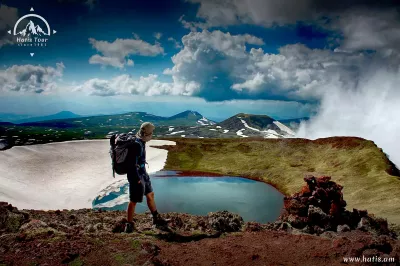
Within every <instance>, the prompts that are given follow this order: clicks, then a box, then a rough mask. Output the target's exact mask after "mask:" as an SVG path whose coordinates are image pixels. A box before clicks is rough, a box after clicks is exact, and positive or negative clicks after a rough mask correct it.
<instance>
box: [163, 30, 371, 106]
mask: <svg viewBox="0 0 400 266" xmlns="http://www.w3.org/2000/svg"><path fill="white" fill-rule="evenodd" d="M182 42H183V45H184V48H183V49H182V50H181V51H180V52H179V53H177V54H176V55H174V56H173V57H172V61H173V63H174V66H173V67H172V68H168V69H165V70H164V74H166V75H172V76H173V78H174V79H175V80H177V81H180V82H181V83H184V82H189V81H193V82H195V83H196V84H199V85H200V89H199V90H196V92H197V95H196V96H200V97H204V98H206V99H207V100H226V99H243V98H253V99H257V98H260V99H281V100H300V101H308V100H311V101H316V100H319V99H321V97H322V95H323V94H324V92H325V91H326V90H327V89H328V88H334V86H333V85H332V84H334V85H335V86H342V87H346V88H352V87H354V86H355V85H356V84H357V82H358V78H359V76H360V73H361V72H362V71H363V66H364V65H368V64H369V63H370V62H371V60H373V58H374V57H373V55H369V54H365V53H344V52H334V51H331V50H325V49H310V48H308V47H306V46H305V45H302V44H295V45H287V46H284V47H281V48H280V50H279V53H278V54H268V53H265V52H264V51H263V49H262V48H251V49H250V50H249V49H248V48H247V47H246V46H247V45H248V44H252V45H262V44H263V43H264V42H263V40H262V39H260V38H257V37H255V36H252V35H248V34H244V35H231V34H230V33H224V32H221V31H219V30H217V31H212V32H210V31H208V30H204V31H202V32H190V33H189V34H187V35H185V36H184V37H183V38H182Z"/></svg>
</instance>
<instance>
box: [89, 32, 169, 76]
mask: <svg viewBox="0 0 400 266" xmlns="http://www.w3.org/2000/svg"><path fill="white" fill-rule="evenodd" d="M135 38H136V39H116V40H115V41H114V42H111V43H110V42H108V41H98V40H95V39H93V38H89V42H90V43H91V44H92V46H93V48H95V49H96V50H97V51H98V52H100V53H101V54H102V55H99V54H96V55H93V56H92V57H91V58H90V59H89V63H91V64H101V65H103V66H107V65H109V66H113V67H117V68H123V67H124V66H125V65H128V66H131V65H133V61H132V60H130V61H129V59H127V58H128V57H129V56H130V55H142V56H157V55H159V54H163V53H164V48H163V47H161V45H160V44H159V43H155V44H150V43H148V42H145V41H143V40H140V39H138V36H136V37H135Z"/></svg>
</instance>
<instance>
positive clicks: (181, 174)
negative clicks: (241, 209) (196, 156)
mask: <svg viewBox="0 0 400 266" xmlns="http://www.w3.org/2000/svg"><path fill="white" fill-rule="evenodd" d="M160 171H175V172H176V174H177V176H179V177H193V176H198V177H238V178H245V179H249V180H253V181H258V182H262V183H264V184H267V185H270V186H271V187H273V188H275V189H276V190H277V191H279V193H281V194H282V195H284V196H289V194H286V193H284V192H282V191H281V190H280V189H278V187H277V185H276V184H272V183H270V182H268V181H266V180H264V179H262V178H259V177H252V176H246V175H229V174H220V173H215V172H203V171H191V170H173V169H162V170H160ZM169 176H170V177H176V176H174V175H157V177H169Z"/></svg>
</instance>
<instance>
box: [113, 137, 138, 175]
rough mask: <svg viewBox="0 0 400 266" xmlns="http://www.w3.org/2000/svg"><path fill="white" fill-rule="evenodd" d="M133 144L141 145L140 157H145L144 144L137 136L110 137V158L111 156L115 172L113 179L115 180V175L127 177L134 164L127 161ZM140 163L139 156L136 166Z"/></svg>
mask: <svg viewBox="0 0 400 266" xmlns="http://www.w3.org/2000/svg"><path fill="white" fill-rule="evenodd" d="M132 142H136V143H139V145H140V147H141V149H140V157H142V156H143V144H142V143H141V142H140V141H139V140H138V139H137V138H136V136H135V135H132V134H126V133H122V134H113V135H111V137H110V156H111V165H112V170H113V177H114V178H115V173H117V174H118V175H126V174H127V172H128V169H129V168H130V165H131V164H132V162H129V161H128V160H127V158H128V152H129V149H128V147H129V146H130V145H131V144H132ZM137 163H138V156H136V165H137Z"/></svg>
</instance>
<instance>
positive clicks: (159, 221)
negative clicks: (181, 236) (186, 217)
mask: <svg viewBox="0 0 400 266" xmlns="http://www.w3.org/2000/svg"><path fill="white" fill-rule="evenodd" d="M168 222H169V220H166V219H164V218H162V217H161V215H160V214H157V215H156V216H154V217H153V224H154V225H155V226H160V227H163V226H167V225H168Z"/></svg>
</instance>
